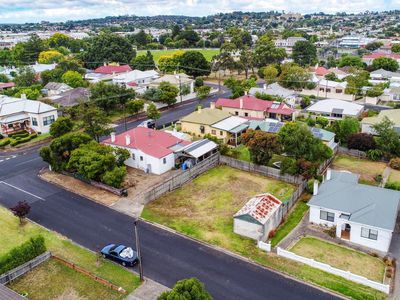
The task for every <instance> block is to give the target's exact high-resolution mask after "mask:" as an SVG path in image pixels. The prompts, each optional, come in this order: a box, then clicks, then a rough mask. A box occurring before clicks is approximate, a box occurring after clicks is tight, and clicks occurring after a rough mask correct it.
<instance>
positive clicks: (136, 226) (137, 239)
mask: <svg viewBox="0 0 400 300" xmlns="http://www.w3.org/2000/svg"><path fill="white" fill-rule="evenodd" d="M138 222H139V220H138V219H135V221H133V224H134V226H135V242H136V252H137V256H138V261H139V276H140V281H142V282H143V281H144V278H143V265H142V256H141V254H140V244H139V233H138Z"/></svg>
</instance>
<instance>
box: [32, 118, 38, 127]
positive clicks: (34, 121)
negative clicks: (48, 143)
mask: <svg viewBox="0 0 400 300" xmlns="http://www.w3.org/2000/svg"><path fill="white" fill-rule="evenodd" d="M32 126H38V122H37V119H36V118H32Z"/></svg>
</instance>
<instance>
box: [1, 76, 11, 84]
mask: <svg viewBox="0 0 400 300" xmlns="http://www.w3.org/2000/svg"><path fill="white" fill-rule="evenodd" d="M0 82H3V83H6V82H10V79H9V78H8V76H7V75H6V74H0Z"/></svg>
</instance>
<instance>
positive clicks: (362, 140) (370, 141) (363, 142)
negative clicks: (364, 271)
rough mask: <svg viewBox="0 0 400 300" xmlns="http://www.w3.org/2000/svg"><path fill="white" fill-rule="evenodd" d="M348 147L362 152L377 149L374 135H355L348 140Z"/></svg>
mask: <svg viewBox="0 0 400 300" xmlns="http://www.w3.org/2000/svg"><path fill="white" fill-rule="evenodd" d="M347 147H349V149H357V150H360V151H368V150H371V149H375V148H376V143H375V139H374V137H373V135H372V134H368V133H353V134H351V135H350V136H349V137H348V138H347Z"/></svg>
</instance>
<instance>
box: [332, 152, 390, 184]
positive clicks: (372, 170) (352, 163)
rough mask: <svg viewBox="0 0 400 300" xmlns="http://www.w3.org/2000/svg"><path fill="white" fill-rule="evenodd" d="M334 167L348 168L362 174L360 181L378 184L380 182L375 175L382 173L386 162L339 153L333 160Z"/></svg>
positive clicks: (347, 169) (338, 168) (337, 168)
mask: <svg viewBox="0 0 400 300" xmlns="http://www.w3.org/2000/svg"><path fill="white" fill-rule="evenodd" d="M332 167H333V169H336V170H346V171H350V172H352V173H357V174H360V183H365V184H369V185H378V182H376V181H375V176H377V175H382V173H383V170H384V169H385V167H386V164H385V163H383V162H377V161H371V160H367V159H359V158H356V157H353V156H348V155H338V156H336V158H335V160H334V161H333V165H332Z"/></svg>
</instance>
